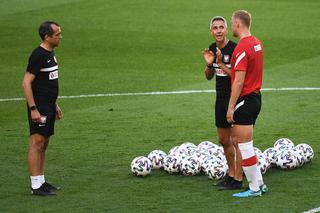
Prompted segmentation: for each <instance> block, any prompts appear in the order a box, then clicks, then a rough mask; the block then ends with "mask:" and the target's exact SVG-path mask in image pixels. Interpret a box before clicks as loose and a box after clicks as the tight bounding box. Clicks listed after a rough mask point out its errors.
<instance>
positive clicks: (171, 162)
mask: <svg viewBox="0 0 320 213" xmlns="http://www.w3.org/2000/svg"><path fill="white" fill-rule="evenodd" d="M180 163H181V158H180V157H179V156H178V155H167V156H166V157H165V158H164V160H163V169H164V171H166V172H168V173H169V174H174V173H178V172H179V171H180Z"/></svg>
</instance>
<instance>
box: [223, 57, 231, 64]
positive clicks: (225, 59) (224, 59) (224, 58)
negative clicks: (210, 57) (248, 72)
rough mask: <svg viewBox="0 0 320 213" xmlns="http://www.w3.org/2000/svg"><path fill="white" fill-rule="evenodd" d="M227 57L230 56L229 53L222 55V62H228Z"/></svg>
mask: <svg viewBox="0 0 320 213" xmlns="http://www.w3.org/2000/svg"><path fill="white" fill-rule="evenodd" d="M229 58H230V56H229V55H223V62H224V63H228V62H229Z"/></svg>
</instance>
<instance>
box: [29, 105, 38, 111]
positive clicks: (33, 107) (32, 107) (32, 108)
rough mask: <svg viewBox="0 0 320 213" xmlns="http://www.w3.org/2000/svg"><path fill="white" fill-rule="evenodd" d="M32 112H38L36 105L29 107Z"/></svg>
mask: <svg viewBox="0 0 320 213" xmlns="http://www.w3.org/2000/svg"><path fill="white" fill-rule="evenodd" d="M29 109H30V110H36V109H37V106H36V105H33V106H31V107H29Z"/></svg>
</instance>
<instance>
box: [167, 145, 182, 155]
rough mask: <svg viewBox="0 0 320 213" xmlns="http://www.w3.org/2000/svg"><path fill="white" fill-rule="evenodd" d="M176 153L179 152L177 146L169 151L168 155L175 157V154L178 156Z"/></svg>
mask: <svg viewBox="0 0 320 213" xmlns="http://www.w3.org/2000/svg"><path fill="white" fill-rule="evenodd" d="M178 152H179V146H174V147H172V148H171V149H170V150H169V152H168V155H175V154H178Z"/></svg>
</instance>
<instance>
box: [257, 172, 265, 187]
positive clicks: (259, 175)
mask: <svg viewBox="0 0 320 213" xmlns="http://www.w3.org/2000/svg"><path fill="white" fill-rule="evenodd" d="M257 175H258V183H259V186H262V185H263V184H264V182H263V178H262V174H261V170H260V169H259V168H258V174H257Z"/></svg>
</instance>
